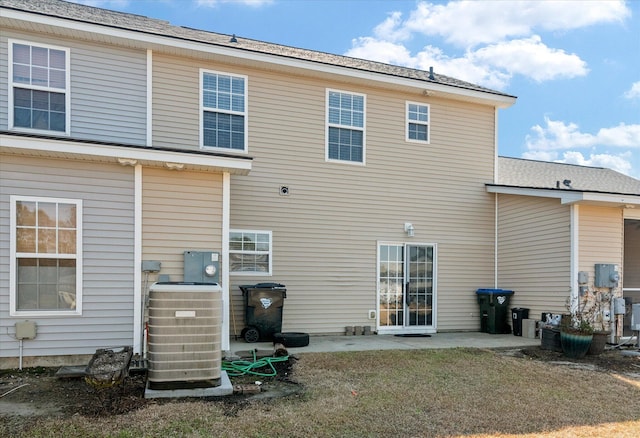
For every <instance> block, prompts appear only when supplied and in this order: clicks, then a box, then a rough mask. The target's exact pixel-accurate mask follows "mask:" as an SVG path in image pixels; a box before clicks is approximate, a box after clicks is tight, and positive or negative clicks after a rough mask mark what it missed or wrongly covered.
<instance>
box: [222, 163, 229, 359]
mask: <svg viewBox="0 0 640 438" xmlns="http://www.w3.org/2000/svg"><path fill="white" fill-rule="evenodd" d="M230 215H231V174H230V173H229V172H224V173H223V174H222V261H221V265H222V266H221V267H220V268H221V271H222V272H221V273H220V282H221V283H222V284H221V285H220V286H221V287H222V351H228V350H229V349H230V348H231V345H230V340H229V338H230V337H231V334H230V332H229V315H230V310H229V309H230V307H231V294H230V291H229V226H230Z"/></svg>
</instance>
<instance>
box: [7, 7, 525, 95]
mask: <svg viewBox="0 0 640 438" xmlns="http://www.w3.org/2000/svg"><path fill="white" fill-rule="evenodd" d="M0 6H2V7H3V8H9V9H15V10H19V11H27V12H31V13H36V14H40V15H45V16H52V17H58V18H65V19H71V20H75V21H80V22H85V23H92V24H97V25H101V26H108V27H113V28H119V29H126V30H130V31H136V32H144V33H148V34H153V35H158V36H162V37H168V38H176V39H183V40H188V41H196V42H199V43H205V44H210V45H215V46H221V47H227V48H233V49H238V50H244V51H248V52H255V53H261V54H268V55H274V56H281V57H287V58H292V59H298V60H304V61H312V62H318V63H322V64H327V65H333V66H339V67H345V68H348V69H355V70H360V71H366V72H372V73H378V74H384V75H389V76H396V77H399V78H405V79H413V80H418V81H425V82H429V83H433V84H439V85H446V86H451V87H456V88H461V89H466V90H471V91H476V92H481V93H488V94H493V95H496V96H501V97H507V98H513V99H515V96H512V95H509V94H506V93H502V92H499V91H496V90H491V89H489V88H485V87H482V86H479V85H476V84H472V83H469V82H465V81H461V80H458V79H455V78H452V77H449V76H445V75H441V74H438V73H433V74H432V73H430V72H429V71H425V70H418V69H412V68H407V67H400V66H396V65H390V64H384V63H381V62H374V61H368V60H364V59H358V58H350V57H347V56H340V55H334V54H330V53H324V52H317V51H314V50H306V49H300V48H295V47H289V46H282V45H278V44H271V43H266V42H262V41H257V40H251V39H246V38H241V37H237V36H236V37H235V40H236V41H235V42H232V41H231V38H230V35H224V34H219V33H214V32H207V31H202V30H197V29H191V28H187V27H181V26H174V25H171V24H170V23H169V22H167V21H164V20H157V19H153V18H147V17H144V16H141V15H135V14H127V13H122V12H116V11H110V10H107V9H101V8H95V7H91V6H85V5H81V4H77V3H69V2H66V1H62V0H0Z"/></svg>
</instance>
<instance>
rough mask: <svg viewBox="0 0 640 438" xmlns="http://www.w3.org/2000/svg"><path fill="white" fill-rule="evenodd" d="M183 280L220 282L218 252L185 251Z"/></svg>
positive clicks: (187, 281)
mask: <svg viewBox="0 0 640 438" xmlns="http://www.w3.org/2000/svg"><path fill="white" fill-rule="evenodd" d="M184 281H185V283H208V284H211V283H220V253H219V252H213V251H185V252H184Z"/></svg>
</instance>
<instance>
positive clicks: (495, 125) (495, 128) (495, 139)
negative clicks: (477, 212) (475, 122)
mask: <svg viewBox="0 0 640 438" xmlns="http://www.w3.org/2000/svg"><path fill="white" fill-rule="evenodd" d="M493 144H494V147H493V151H494V152H493V183H494V184H498V181H499V179H500V178H499V176H500V175H498V172H499V166H498V108H494V117H493ZM498 196H499V195H498V193H496V194H495V198H494V209H495V211H494V219H493V220H494V230H493V287H494V289H497V288H498Z"/></svg>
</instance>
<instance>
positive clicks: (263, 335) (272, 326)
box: [240, 283, 287, 342]
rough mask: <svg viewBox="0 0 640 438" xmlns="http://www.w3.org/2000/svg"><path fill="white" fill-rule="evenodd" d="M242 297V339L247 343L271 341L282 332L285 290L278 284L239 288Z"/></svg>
mask: <svg viewBox="0 0 640 438" xmlns="http://www.w3.org/2000/svg"><path fill="white" fill-rule="evenodd" d="M240 290H242V295H243V296H244V307H245V323H246V325H247V326H246V327H245V328H244V329H243V330H242V334H241V335H242V337H243V338H244V340H245V341H247V342H258V341H272V340H273V334H274V333H279V332H281V331H282V307H283V305H284V299H285V298H286V297H287V289H286V288H285V286H284V285H283V284H280V283H258V284H253V285H245V286H240Z"/></svg>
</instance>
